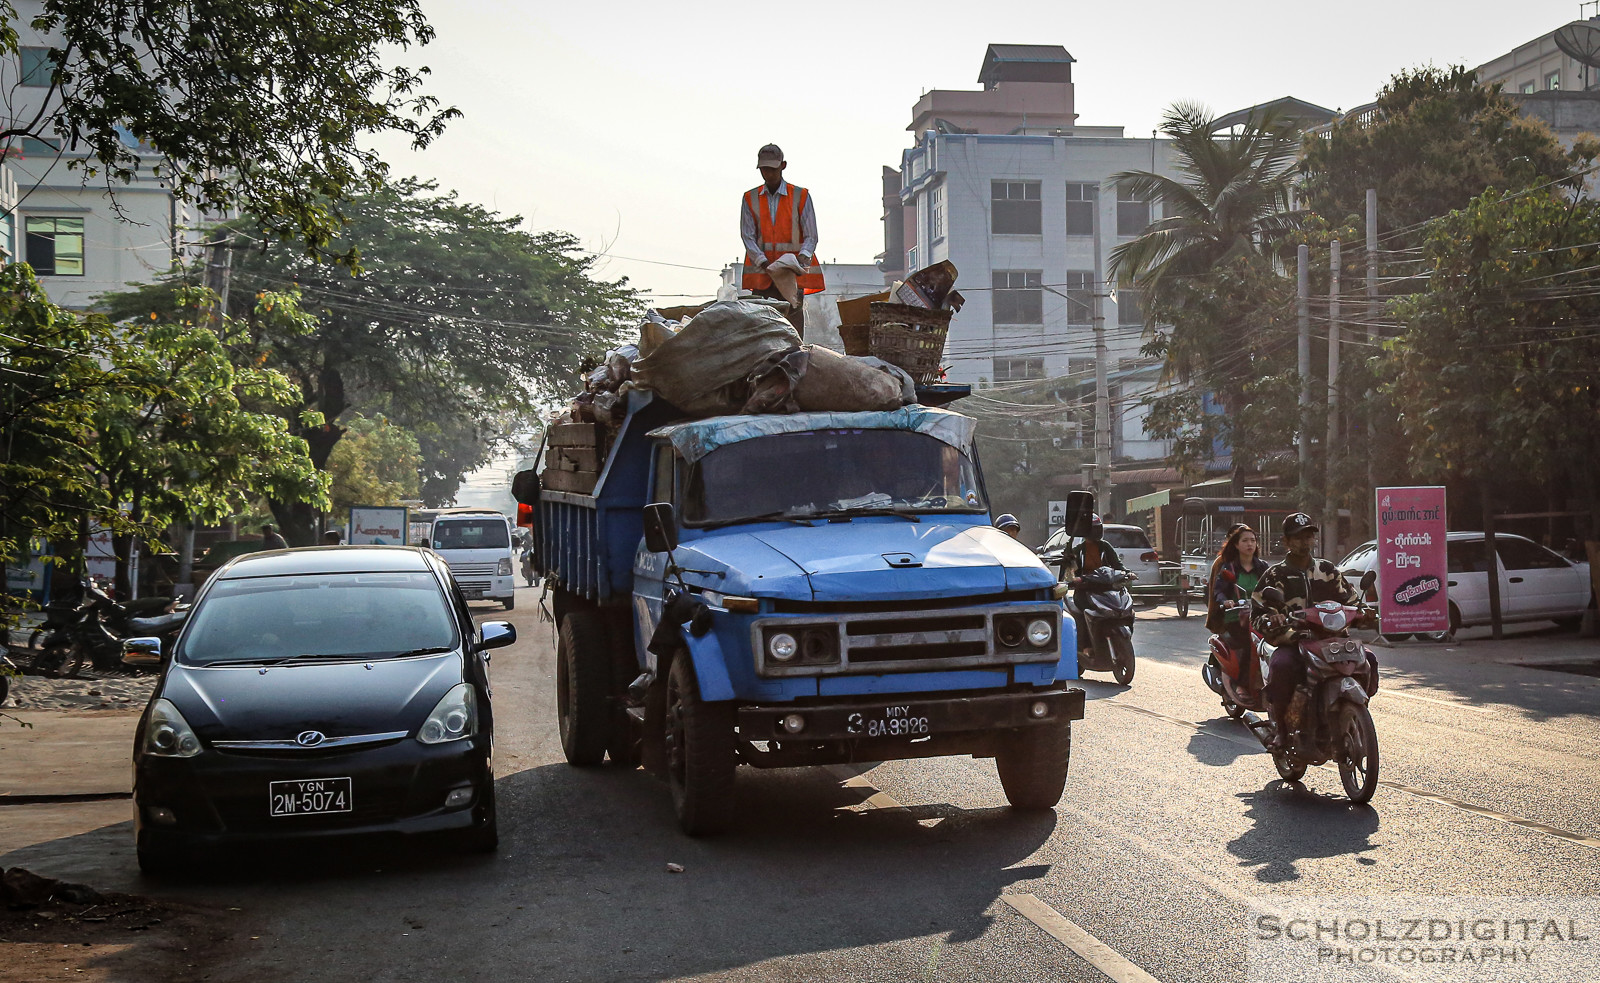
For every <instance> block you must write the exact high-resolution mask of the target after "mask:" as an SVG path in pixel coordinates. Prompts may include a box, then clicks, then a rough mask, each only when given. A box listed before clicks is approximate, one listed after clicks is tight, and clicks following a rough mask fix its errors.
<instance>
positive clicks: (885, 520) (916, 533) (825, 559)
mask: <svg viewBox="0 0 1600 983" xmlns="http://www.w3.org/2000/svg"><path fill="white" fill-rule="evenodd" d="M751 535H753V536H754V537H756V538H757V539H759V540H760V541H761V542H763V543H765V544H766V545H767V546H769V547H771V548H772V549H773V550H774V551H776V552H778V553H781V554H782V555H783V556H785V557H788V558H789V560H790V561H792V562H793V563H794V565H795V566H797V567H799V568H800V569H802V570H804V571H805V574H806V577H807V578H808V579H809V581H810V584H811V591H812V596H813V599H814V600H818V601H857V600H909V599H918V598H934V597H960V596H963V595H968V594H996V593H1000V592H1002V591H1014V590H1038V589H1042V588H1047V587H1050V586H1052V585H1053V584H1054V583H1055V578H1054V577H1053V576H1052V575H1051V574H1050V572H1049V571H1048V570H1047V569H1045V566H1044V564H1042V563H1040V562H1039V558H1038V557H1036V556H1034V555H1033V552H1032V551H1031V550H1029V549H1028V548H1027V547H1026V546H1023V545H1022V544H1021V543H1019V542H1017V541H1016V540H1014V539H1012V538H1011V537H1010V536H1008V535H1006V534H1005V533H1003V532H1001V531H1000V530H998V529H995V528H994V527H993V526H989V525H976V524H973V523H971V522H961V521H948V520H944V519H941V518H940V517H936V516H924V517H923V518H922V521H921V522H910V521H907V520H906V519H903V518H898V517H895V516H864V517H862V518H858V519H853V520H851V521H849V522H819V523H818V524H816V525H814V526H802V525H789V526H784V527H781V528H763V529H761V530H759V531H757V532H753V533H751Z"/></svg>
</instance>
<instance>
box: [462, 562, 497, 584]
mask: <svg viewBox="0 0 1600 983" xmlns="http://www.w3.org/2000/svg"><path fill="white" fill-rule="evenodd" d="M497 566H498V564H495V563H452V564H450V572H451V573H453V574H455V576H456V579H457V580H460V579H461V578H462V577H493V576H494V572H495V569H496V567H497Z"/></svg>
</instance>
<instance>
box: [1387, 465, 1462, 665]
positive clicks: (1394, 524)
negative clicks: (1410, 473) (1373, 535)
mask: <svg viewBox="0 0 1600 983" xmlns="http://www.w3.org/2000/svg"><path fill="white" fill-rule="evenodd" d="M1447 528H1448V526H1447V525H1446V523H1445V511H1444V487H1443V486H1441V485H1428V486H1420V487H1412V488H1379V489H1378V565H1377V571H1378V618H1379V620H1380V621H1381V622H1382V623H1383V631H1384V632H1385V633H1386V634H1399V633H1405V632H1419V631H1448V630H1449V629H1450V598H1449V596H1448V591H1447V587H1446V585H1447V584H1448V582H1449V576H1448V574H1449V568H1448V561H1447V559H1446V554H1445V535H1446V529H1447Z"/></svg>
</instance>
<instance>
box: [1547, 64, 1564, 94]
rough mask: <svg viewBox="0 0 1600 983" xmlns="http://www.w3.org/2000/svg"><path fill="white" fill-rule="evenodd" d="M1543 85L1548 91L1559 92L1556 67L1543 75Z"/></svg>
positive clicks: (1559, 80)
mask: <svg viewBox="0 0 1600 983" xmlns="http://www.w3.org/2000/svg"><path fill="white" fill-rule="evenodd" d="M1544 87H1545V89H1546V91H1549V92H1559V91H1560V90H1561V70H1560V69H1557V70H1556V71H1553V72H1551V73H1550V74H1548V75H1546V76H1545V77H1544Z"/></svg>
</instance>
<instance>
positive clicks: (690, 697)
mask: <svg viewBox="0 0 1600 983" xmlns="http://www.w3.org/2000/svg"><path fill="white" fill-rule="evenodd" d="M664 725H665V729H666V734H665V741H664V743H665V744H666V752H667V786H668V787H669V788H671V789H672V806H673V809H674V810H675V811H676V812H677V813H678V825H679V826H680V827H682V828H683V831H684V832H685V833H687V834H689V835H690V836H705V835H707V834H710V833H720V832H721V831H722V830H724V829H726V828H727V825H728V820H729V819H730V818H731V815H732V811H733V808H732V807H733V773H734V770H735V768H737V767H738V764H739V762H738V758H737V757H735V754H734V749H733V728H734V719H733V704H731V703H706V702H704V701H702V700H701V699H700V685H699V683H698V682H696V681H695V678H694V662H693V660H691V659H690V658H689V656H688V655H687V654H683V653H680V654H679V655H678V657H677V658H675V659H673V660H672V669H671V671H670V672H668V674H667V712H666V720H665V721H664Z"/></svg>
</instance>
